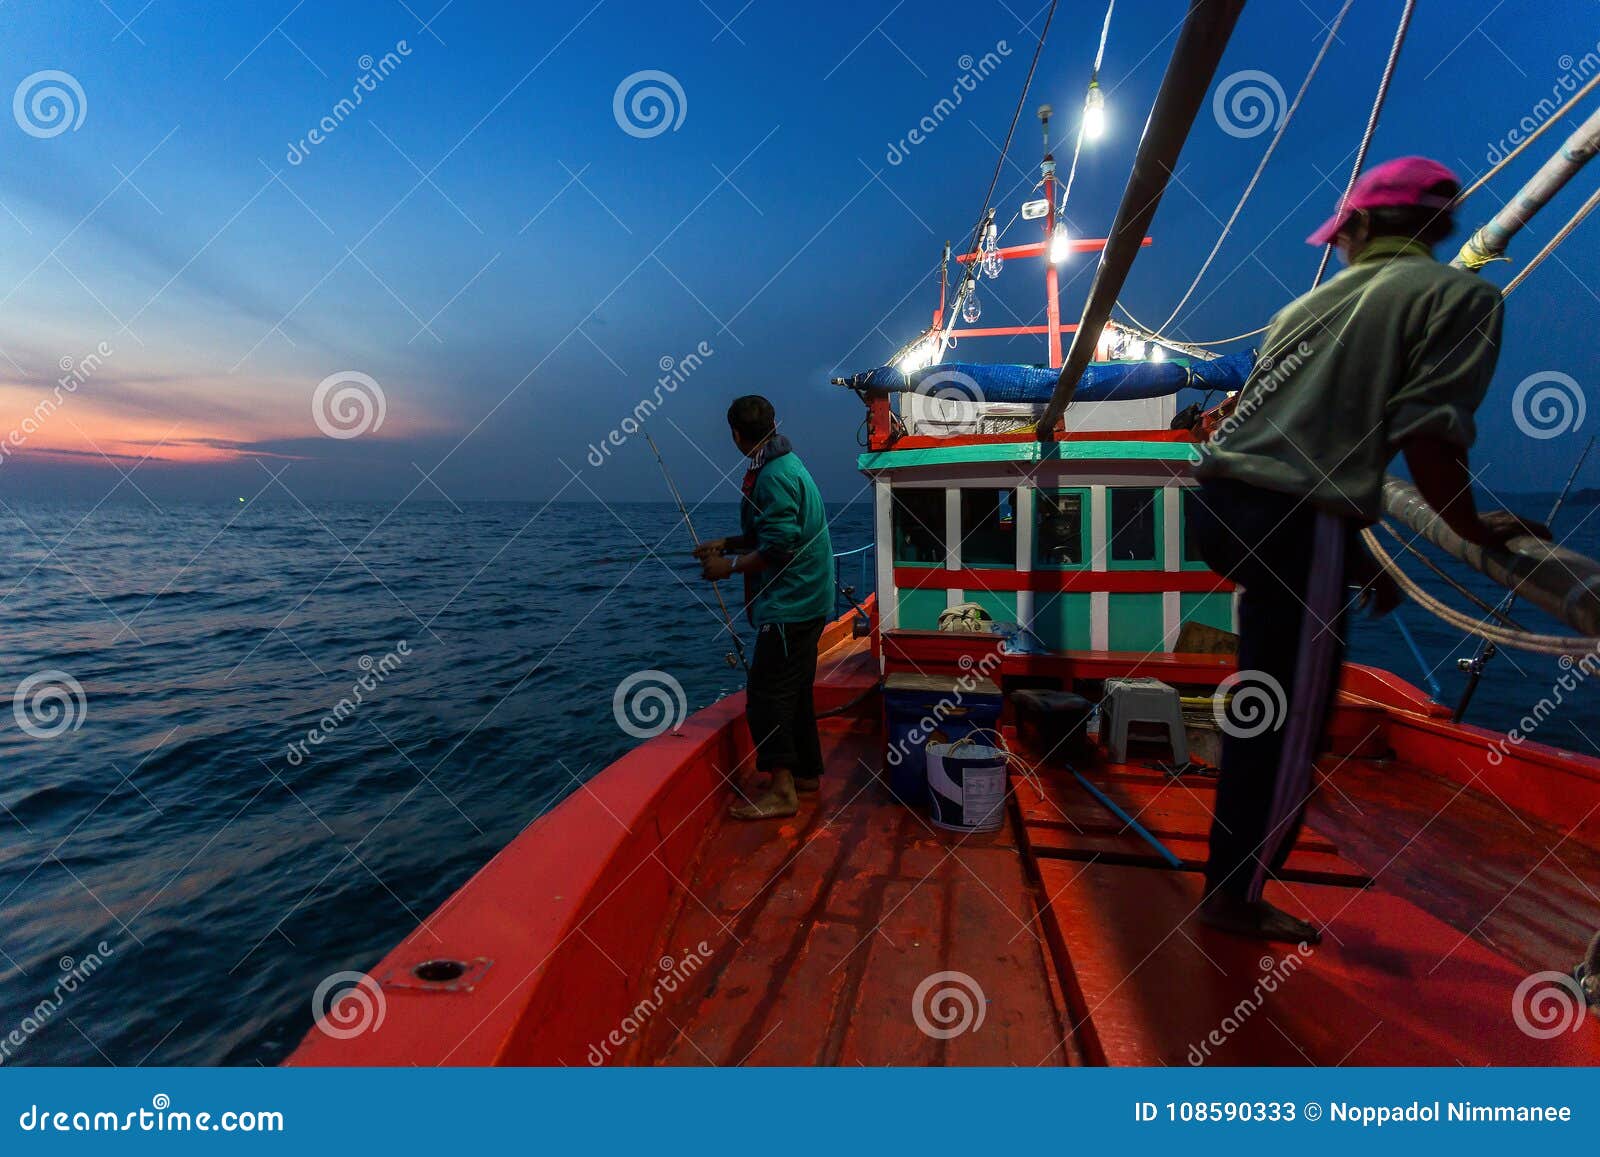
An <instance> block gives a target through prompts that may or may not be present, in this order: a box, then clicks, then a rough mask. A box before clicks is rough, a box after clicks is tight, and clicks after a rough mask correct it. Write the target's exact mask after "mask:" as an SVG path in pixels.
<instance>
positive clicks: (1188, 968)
mask: <svg viewBox="0 0 1600 1157" xmlns="http://www.w3.org/2000/svg"><path fill="white" fill-rule="evenodd" d="M1040 872H1041V875H1042V877H1043V879H1044V881H1045V884H1046V887H1047V889H1048V890H1049V893H1050V896H1051V900H1050V911H1049V916H1048V918H1049V919H1051V920H1054V921H1056V922H1057V924H1058V926H1059V928H1060V931H1061V935H1062V940H1063V942H1064V943H1065V945H1066V951H1067V952H1068V953H1069V955H1070V957H1071V960H1070V966H1071V970H1072V975H1073V978H1074V981H1075V983H1076V985H1077V987H1078V993H1077V999H1078V1000H1079V1001H1080V1002H1081V1005H1080V1007H1078V1008H1075V1009H1074V1016H1075V1018H1077V1021H1078V1023H1080V1024H1081V1025H1082V1026H1083V1027H1084V1028H1085V1029H1086V1030H1087V1035H1088V1037H1089V1038H1090V1039H1091V1040H1092V1041H1093V1042H1094V1044H1095V1045H1096V1047H1097V1048H1098V1050H1100V1051H1101V1052H1102V1053H1103V1056H1104V1059H1105V1060H1106V1061H1107V1062H1109V1063H1111V1064H1143V1065H1148V1064H1169V1065H1183V1064H1252V1065H1260V1064H1266V1065H1274V1064H1290V1065H1295V1064H1317V1065H1338V1064H1359V1065H1421V1064H1452V1063H1461V1064H1468V1065H1481V1064H1594V1063H1596V1062H1597V1061H1600V1032H1596V1031H1581V1030H1580V1032H1578V1033H1574V1034H1569V1035H1567V1036H1564V1037H1561V1038H1557V1039H1556V1040H1552V1041H1540V1040H1534V1039H1532V1038H1531V1037H1529V1036H1527V1035H1526V1034H1525V1033H1523V1032H1522V1031H1521V1030H1520V1029H1519V1028H1518V1027H1517V1024H1516V1021H1515V1019H1514V1018H1513V1016H1512V1009H1511V1002H1512V995H1513V993H1514V992H1515V990H1516V987H1517V985H1518V984H1519V983H1520V982H1521V981H1522V980H1523V979H1524V977H1525V975H1526V973H1525V972H1524V971H1523V970H1522V969H1520V968H1518V967H1517V966H1515V965H1513V964H1512V963H1511V962H1509V961H1507V960H1505V959H1504V958H1502V957H1500V956H1497V955H1495V954H1494V953H1492V952H1490V951H1489V950H1487V949H1485V948H1483V947H1482V946H1481V945H1478V944H1476V943H1475V942H1473V941H1471V940H1464V939H1463V938H1462V937H1461V935H1460V933H1458V932H1456V931H1455V930H1454V929H1452V928H1450V927H1449V926H1448V925H1446V924H1444V923H1442V922H1441V921H1439V920H1436V919H1434V918H1433V917H1431V916H1429V915H1428V914H1427V913H1425V912H1423V911H1421V910H1420V909H1419V908H1417V907H1416V906H1415V905H1413V904H1410V903H1409V902H1407V901H1406V900H1403V899H1401V898H1399V897H1396V896H1393V895H1389V894H1387V893H1385V892H1382V891H1380V890H1377V889H1354V888H1340V887H1329V886H1326V885H1313V884H1294V885H1281V884H1272V885H1269V890H1268V897H1269V899H1272V900H1273V901H1274V902H1276V903H1279V904H1281V905H1283V906H1285V907H1291V908H1300V909H1302V910H1305V911H1307V912H1309V913H1310V914H1311V916H1312V918H1313V919H1314V920H1315V922H1317V923H1318V924H1321V925H1323V926H1324V927H1325V928H1326V929H1327V930H1328V933H1329V935H1328V938H1327V939H1326V941H1325V942H1324V943H1323V944H1322V945H1321V946H1320V947H1317V948H1314V949H1310V950H1306V951H1301V950H1298V949H1295V948H1293V947H1286V946H1282V945H1264V944H1261V943H1259V942H1255V941H1250V940H1244V939H1240V938H1237V937H1231V936H1225V935H1222V934H1220V933H1217V932H1214V931H1212V930H1210V929H1206V928H1204V927H1202V926H1200V925H1199V924H1198V923H1196V922H1195V921H1194V920H1193V919H1192V912H1193V910H1194V909H1195V907H1196V906H1197V905H1198V903H1199V900H1200V891H1201V881H1200V879H1199V878H1198V877H1197V876H1195V875H1194V874H1192V873H1185V872H1159V871H1145V870H1139V869H1130V868H1125V867H1114V866H1105V865H1097V864H1091V865H1085V864H1073V863H1065V862H1060V863H1055V862H1049V861H1045V862H1042V863H1041V864H1040ZM1268 978H1272V980H1271V982H1270V983H1269V980H1268ZM1584 1027H1585V1029H1592V1026H1587V1025H1586V1026H1584Z"/></svg>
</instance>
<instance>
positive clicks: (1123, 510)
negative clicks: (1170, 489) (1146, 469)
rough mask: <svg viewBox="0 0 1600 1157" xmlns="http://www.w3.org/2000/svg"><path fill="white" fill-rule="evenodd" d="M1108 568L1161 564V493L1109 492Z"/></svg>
mask: <svg viewBox="0 0 1600 1157" xmlns="http://www.w3.org/2000/svg"><path fill="white" fill-rule="evenodd" d="M1108 498H1109V506H1110V510H1109V513H1110V526H1109V534H1108V537H1107V542H1106V560H1107V565H1109V566H1113V567H1118V566H1120V567H1139V566H1158V565H1160V562H1161V554H1160V543H1161V491H1159V490H1156V489H1154V488H1149V487H1142V486H1141V487H1116V488H1114V489H1112V490H1110V491H1108Z"/></svg>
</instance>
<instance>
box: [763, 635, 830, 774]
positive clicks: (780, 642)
mask: <svg viewBox="0 0 1600 1157" xmlns="http://www.w3.org/2000/svg"><path fill="white" fill-rule="evenodd" d="M825 625H826V620H825V619H813V620H812V621H811V622H808V623H768V624H767V625H766V626H764V627H762V628H761V629H760V630H759V631H757V632H756V648H755V655H754V657H753V658H752V659H751V660H750V678H749V683H748V685H747V688H746V691H745V719H746V721H747V722H748V723H749V724H750V738H751V739H752V740H754V741H755V745H756V767H757V769H759V770H761V771H773V770H775V769H779V768H783V769H787V770H788V771H791V772H793V773H794V774H795V775H798V776H800V777H802V778H806V779H814V778H816V777H817V776H820V775H821V774H822V744H821V742H820V741H819V740H818V739H817V715H816V708H815V706H814V705H813V704H812V700H811V691H812V684H813V683H815V682H816V678H817V643H818V642H819V641H820V640H821V638H822V628H823V627H824V626H825Z"/></svg>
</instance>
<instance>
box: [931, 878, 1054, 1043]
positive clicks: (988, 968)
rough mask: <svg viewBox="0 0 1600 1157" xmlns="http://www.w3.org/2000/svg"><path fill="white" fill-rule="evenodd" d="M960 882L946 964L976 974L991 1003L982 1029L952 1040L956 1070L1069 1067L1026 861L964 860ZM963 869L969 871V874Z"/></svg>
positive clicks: (956, 886) (958, 880) (950, 927)
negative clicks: (1043, 962) (1040, 965)
mask: <svg viewBox="0 0 1600 1157" xmlns="http://www.w3.org/2000/svg"><path fill="white" fill-rule="evenodd" d="M963 864H964V865H965V868H964V869H963V870H962V871H961V872H960V873H959V874H958V875H957V876H956V879H955V885H954V886H955V900H954V904H953V906H952V909H951V915H950V925H949V929H948V937H949V954H948V956H947V963H948V966H949V967H950V968H951V969H958V970H960V971H963V972H966V973H968V974H969V975H971V976H972V977H973V978H974V979H976V980H977V981H978V983H979V984H980V985H982V987H983V992H984V996H985V998H986V1000H987V1007H986V1014H985V1016H984V1019H983V1023H982V1024H981V1025H980V1026H978V1027H977V1028H976V1029H975V1030H974V1031H972V1032H967V1033H962V1034H961V1035H959V1036H955V1037H951V1038H950V1040H949V1041H947V1042H946V1045H945V1057H944V1060H945V1063H946V1064H951V1065H1028V1064H1033V1065H1041V1064H1044V1065H1064V1064H1066V1063H1067V1062H1068V1060H1069V1059H1070V1057H1071V1055H1072V1054H1071V1052H1070V1051H1069V1046H1068V1045H1067V1043H1066V1038H1065V1033H1064V1029H1063V1022H1062V1020H1061V1011H1062V1010H1059V1009H1058V1008H1057V1006H1056V1002H1055V997H1054V995H1053V993H1052V992H1051V986H1050V983H1049V979H1048V977H1047V976H1046V974H1045V970H1044V969H1041V968H1037V967H1030V965H1031V964H1035V963H1036V962H1037V961H1039V960H1042V959H1045V958H1047V957H1048V955H1049V949H1048V948H1047V947H1046V946H1045V944H1044V943H1043V937H1042V934H1041V932H1040V930H1039V927H1038V922H1037V920H1036V919H1035V912H1034V910H1033V908H1034V904H1033V901H1032V899H1031V898H1030V897H1028V894H1027V887H1026V879H1025V877H1024V874H1023V866H1022V861H1021V860H1020V858H1018V857H1017V856H1016V855H1015V854H1013V853H1011V852H1009V851H1007V850H1005V849H998V848H997V849H991V850H989V851H987V852H983V853H977V854H973V855H970V856H967V857H964V858H963ZM966 869H970V872H969V871H967V870H966Z"/></svg>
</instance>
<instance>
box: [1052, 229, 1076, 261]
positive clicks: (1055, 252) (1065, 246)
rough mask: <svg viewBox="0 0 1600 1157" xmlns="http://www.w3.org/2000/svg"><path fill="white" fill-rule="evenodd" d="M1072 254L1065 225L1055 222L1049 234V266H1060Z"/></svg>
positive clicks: (1070, 242) (1070, 241)
mask: <svg viewBox="0 0 1600 1157" xmlns="http://www.w3.org/2000/svg"><path fill="white" fill-rule="evenodd" d="M1071 253H1072V240H1071V238H1069V237H1068V236H1067V223H1066V222H1065V221H1057V222H1056V227H1055V229H1053V230H1052V231H1051V233H1050V264H1051V265H1060V264H1061V263H1062V262H1063V261H1065V260H1066V259H1067V258H1068V256H1070V255H1071Z"/></svg>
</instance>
